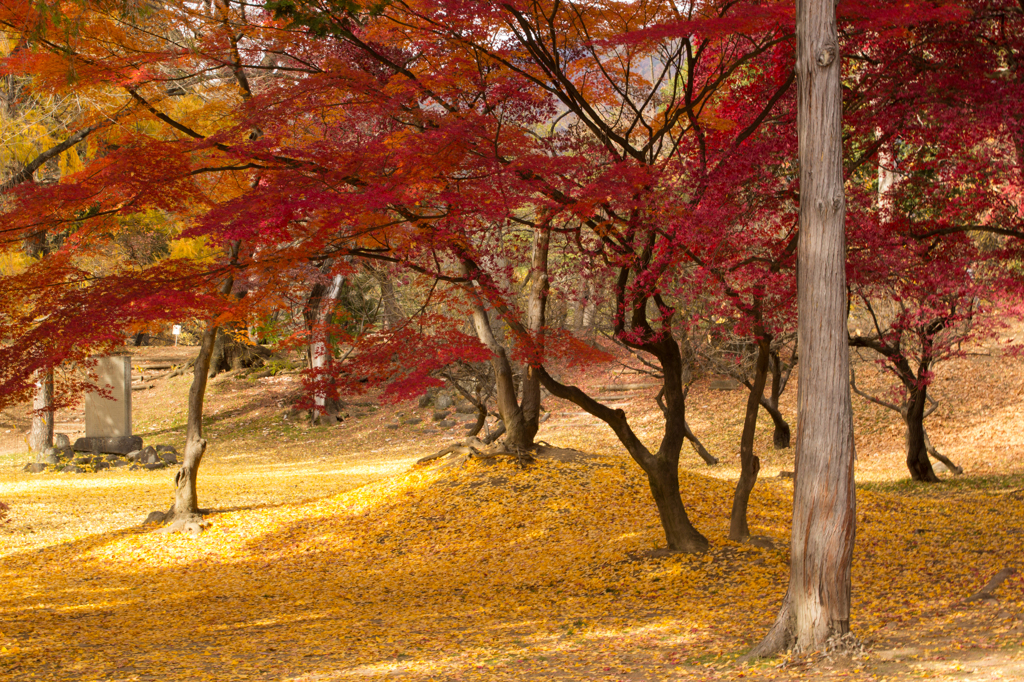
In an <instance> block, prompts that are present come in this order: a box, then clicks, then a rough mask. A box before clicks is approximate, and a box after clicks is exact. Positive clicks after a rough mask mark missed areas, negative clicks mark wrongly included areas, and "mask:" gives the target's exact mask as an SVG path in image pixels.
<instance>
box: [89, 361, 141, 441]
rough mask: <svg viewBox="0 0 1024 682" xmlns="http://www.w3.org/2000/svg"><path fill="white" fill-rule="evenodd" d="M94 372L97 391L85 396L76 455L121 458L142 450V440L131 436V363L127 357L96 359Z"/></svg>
mask: <svg viewBox="0 0 1024 682" xmlns="http://www.w3.org/2000/svg"><path fill="white" fill-rule="evenodd" d="M95 360H96V366H95V367H94V368H93V372H94V373H95V374H96V376H97V386H98V387H105V388H106V389H107V391H109V397H108V396H105V395H103V394H102V393H100V392H99V391H89V392H88V393H86V394H85V438H79V439H78V440H77V441H75V445H74V449H75V450H76V451H78V452H94V453H99V452H106V453H117V454H121V455H125V454H128V453H129V452H132V451H134V450H139V449H141V448H142V438H140V437H139V436H133V435H132V359H131V356H128V355H113V356H109V357H101V358H95Z"/></svg>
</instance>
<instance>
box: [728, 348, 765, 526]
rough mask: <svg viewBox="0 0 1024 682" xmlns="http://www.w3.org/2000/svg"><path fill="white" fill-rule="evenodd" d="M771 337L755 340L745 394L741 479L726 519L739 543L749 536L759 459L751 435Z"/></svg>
mask: <svg viewBox="0 0 1024 682" xmlns="http://www.w3.org/2000/svg"><path fill="white" fill-rule="evenodd" d="M770 343H771V340H770V339H767V338H761V339H759V340H758V343H757V361H756V362H755V364H754V382H753V384H752V385H751V388H750V393H749V394H748V395H747V411H746V416H745V417H744V420H743V435H742V436H741V437H740V479H739V480H738V481H737V482H736V492H735V493H733V497H732V515H731V516H730V518H729V539H730V540H732V541H734V542H740V541H742V540H746V539H747V538H749V537H750V528H749V527H748V526H747V505H748V504H749V502H750V493H751V491H753V489H754V484H755V483H757V474H758V472H759V471H760V470H761V460H760V459H759V458H758V457H757V456H756V455H755V454H754V434H755V432H756V431H757V413H758V408H760V406H761V396H762V395H763V394H764V387H765V384H766V383H768V352H769V349H770Z"/></svg>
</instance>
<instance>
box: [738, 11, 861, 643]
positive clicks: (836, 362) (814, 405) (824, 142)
mask: <svg viewBox="0 0 1024 682" xmlns="http://www.w3.org/2000/svg"><path fill="white" fill-rule="evenodd" d="M796 8H797V10H796V15H797V22H796V25H797V89H798V91H797V112H798V113H797V127H798V139H799V146H800V153H799V157H800V237H799V239H800V242H799V256H798V258H799V260H798V266H797V267H798V270H797V281H798V293H797V298H798V311H799V322H798V332H797V333H798V344H799V347H800V349H801V371H800V386H799V389H798V394H797V434H796V478H795V481H794V490H793V528H792V540H791V545H790V569H789V570H790V573H789V589H788V590H787V592H786V597H785V599H784V600H783V605H782V607H781V609H780V610H779V614H778V617H777V618H776V620H775V624H774V625H773V626H772V629H771V630H770V631H769V633H768V635H767V636H766V637H765V639H764V640H763V641H762V642H761V643H760V644H759V645H758V646H757V647H755V649H754V650H753V651H752V652H751V654H750V656H751V657H756V656H768V655H771V654H774V653H776V652H778V651H780V650H782V649H784V648H786V647H789V646H792V647H793V648H795V649H796V650H798V651H813V650H816V649H820V648H821V647H822V646H823V645H824V644H825V642H826V641H827V640H828V639H829V638H830V637H833V636H836V635H843V634H845V633H847V632H849V629H850V566H851V563H852V559H853V543H854V534H855V524H856V498H855V491H854V485H853V461H854V458H853V456H854V446H853V412H852V406H851V403H850V384H849V382H850V359H849V348H848V345H847V329H846V281H845V280H846V277H845V255H846V243H845V234H844V227H843V226H844V220H845V214H846V202H845V197H844V195H843V168H842V156H843V147H842V90H841V83H840V59H839V43H838V38H837V34H836V14H835V3H834V2H833V0H797V3H796Z"/></svg>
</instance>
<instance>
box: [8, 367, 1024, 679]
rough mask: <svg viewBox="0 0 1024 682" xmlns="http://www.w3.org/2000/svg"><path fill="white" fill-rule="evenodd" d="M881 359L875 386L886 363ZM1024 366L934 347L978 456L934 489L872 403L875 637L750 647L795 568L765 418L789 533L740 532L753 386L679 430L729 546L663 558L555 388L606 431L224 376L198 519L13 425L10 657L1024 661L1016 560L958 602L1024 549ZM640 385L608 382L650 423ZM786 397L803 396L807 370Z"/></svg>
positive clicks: (863, 616) (153, 667) (152, 421)
mask: <svg viewBox="0 0 1024 682" xmlns="http://www.w3.org/2000/svg"><path fill="white" fill-rule="evenodd" d="M868 370H869V368H868V367H865V368H864V378H863V379H862V377H861V373H858V383H859V384H864V385H866V386H871V385H872V383H871V382H872V381H875V382H876V385H878V386H880V385H881V384H878V383H877V382H879V381H880V378H879V377H877V376H875V377H874V378H872V377H871V376H870V372H869V371H868ZM600 381H601V382H604V383H610V384H614V383H615V382H616V381H619V382H623V383H625V382H628V381H632V382H635V381H636V379H635V378H630V377H616V376H615V375H609V376H606V377H604V378H602V379H600ZM1022 381H1024V371H1022V368H1021V367H1020V365H1019V364H1018V362H1017V361H1011V360H1008V359H1004V358H995V359H993V356H992V355H983V354H981V351H979V354H977V355H975V356H972V357H969V358H966V359H963V360H958V361H955V362H951V363H948V364H947V365H946V366H945V367H944V369H943V370H940V373H939V376H938V377H937V380H936V386H937V388H941V389H942V390H943V391H945V401H944V405H943V408H942V409H940V411H939V412H938V413H937V417H938V419H937V420H936V421H934V422H933V424H934V425H933V426H931V428H930V433H931V436H932V440H933V441H934V442H935V444H936V446H938V447H939V448H940V450H942V451H943V452H944V453H945V454H947V455H948V456H950V457H951V458H952V459H953V460H954V461H955V462H957V463H958V464H960V465H961V466H963V467H964V468H965V470H966V472H967V473H966V474H965V475H964V476H962V477H958V478H956V479H952V478H947V480H945V481H944V482H943V483H941V484H939V485H933V486H923V485H919V484H913V483H911V482H909V481H907V480H906V469H905V467H903V465H902V454H901V439H902V430H901V428H899V426H898V424H896V422H895V420H894V419H893V417H895V415H892V414H885V413H884V412H882V411H880V410H876V409H875V408H874V407H873V406H866V405H865V404H863V403H858V404H857V422H858V436H857V437H858V452H859V460H858V480H859V481H860V482H861V483H860V489H859V490H858V530H857V533H858V535H857V548H856V557H855V566H854V585H853V614H852V622H853V628H854V632H855V634H856V635H857V637H858V639H859V645H858V646H857V647H855V648H854V650H852V651H845V652H838V653H835V654H833V655H831V656H824V655H815V656H810V657H803V658H801V657H791V658H782V659H775V660H771V661H765V662H762V663H758V664H755V665H752V666H747V665H741V664H738V663H737V662H736V659H737V658H738V657H739V656H741V655H742V654H743V653H744V652H745V651H747V650H748V649H749V648H750V647H751V646H752V645H753V644H754V643H756V641H757V640H758V639H759V637H760V636H762V635H763V634H764V633H765V632H766V631H767V628H768V627H769V625H770V624H771V621H772V619H773V618H774V615H775V612H776V609H777V607H778V604H779V602H780V600H781V598H782V595H783V592H784V591H785V586H786V579H787V561H788V524H789V505H790V498H791V494H792V486H791V483H790V481H789V480H788V479H785V478H779V477H778V473H779V472H780V471H783V470H787V469H788V470H791V469H792V452H791V451H773V450H771V449H770V438H771V429H770V422H769V421H768V420H764V421H762V422H761V424H760V429H759V437H758V454H759V455H761V456H762V457H763V460H764V467H763V469H762V477H761V480H760V481H759V482H758V484H757V487H756V488H755V492H754V495H753V498H752V500H751V507H750V521H751V528H752V530H753V532H754V533H756V534H758V535H761V536H765V537H767V538H769V539H771V540H772V542H773V543H774V547H772V548H767V549H765V548H757V547H751V546H745V545H737V544H734V543H730V542H729V541H728V540H727V539H726V534H727V531H728V513H729V508H730V505H731V498H732V486H733V484H734V481H735V477H736V475H737V472H738V469H737V462H736V459H735V456H734V455H735V451H736V450H737V448H738V440H739V424H740V422H741V420H742V414H741V409H742V404H743V401H744V399H745V396H744V395H743V393H742V392H740V391H710V390H708V388H707V386H705V385H701V386H698V387H696V388H695V389H694V391H693V393H691V398H690V404H691V414H692V415H693V421H692V426H693V427H694V429H695V430H696V431H697V432H698V434H699V435H701V437H702V438H703V439H704V440H705V443H706V444H707V445H708V447H709V449H710V450H711V451H712V452H713V453H714V454H716V455H717V456H719V457H722V458H723V464H722V465H720V466H718V467H714V468H708V467H705V466H704V465H703V464H702V463H701V462H700V460H699V459H697V458H696V456H695V455H692V453H689V452H687V453H684V458H685V459H686V462H685V465H684V467H683V471H682V472H681V479H682V485H683V490H684V493H683V494H684V501H685V502H686V504H687V508H688V511H689V512H690V515H691V518H692V520H693V521H694V523H695V524H696V525H697V527H698V528H699V529H700V530H701V531H702V532H704V533H705V534H706V535H707V536H708V537H709V539H710V540H711V543H712V546H713V550H712V551H711V552H709V553H708V554H706V555H703V556H681V555H674V556H661V557H657V558H654V557H651V556H650V555H649V554H648V552H649V550H652V549H656V548H658V547H659V546H661V545H662V544H663V536H662V533H661V529H660V525H659V523H658V519H657V515H656V512H655V509H654V505H653V503H652V502H651V499H650V494H649V492H648V491H647V488H646V481H645V480H644V478H643V476H642V473H641V472H640V471H639V469H637V468H636V467H635V466H634V465H633V464H632V463H631V462H630V461H629V460H628V459H627V458H626V456H625V455H624V453H623V452H622V451H621V448H619V447H618V446H616V444H615V442H614V440H613V438H612V437H611V436H610V434H609V433H607V428H606V427H603V428H602V427H601V425H600V424H597V423H595V422H593V421H591V420H589V419H588V418H586V417H585V416H582V415H579V414H578V413H577V411H576V410H575V409H574V408H572V407H571V406H566V405H565V404H558V403H555V402H554V401H553V400H551V399H550V398H549V399H548V401H546V402H548V403H549V404H547V405H546V407H548V408H549V409H550V410H551V414H552V416H551V417H550V418H549V419H548V420H547V421H546V422H545V424H544V426H543V428H542V431H541V434H540V438H542V439H544V440H546V441H549V442H551V443H553V444H555V445H559V446H562V447H572V448H576V449H578V450H580V451H584V452H585V453H586V455H589V456H586V455H581V456H580V457H579V458H577V459H576V460H575V461H569V462H556V461H550V460H541V461H539V462H538V463H537V464H535V465H533V466H530V467H527V468H525V469H524V468H520V467H518V466H517V465H515V464H514V463H512V462H503V461H499V462H497V463H487V462H484V461H479V460H470V461H469V462H467V463H466V464H464V465H461V466H457V467H448V468H444V467H428V468H415V467H412V462H413V461H414V460H415V458H416V457H419V456H422V455H424V454H429V453H430V452H433V451H435V450H437V449H438V448H440V447H441V446H443V445H446V444H448V443H450V442H451V441H452V440H454V439H455V438H457V437H458V435H459V430H458V429H459V428H461V427H456V428H455V429H448V430H445V429H441V428H438V427H437V426H436V425H434V424H432V423H431V422H430V419H429V416H427V414H422V415H421V414H420V413H421V412H424V410H420V409H418V408H417V407H416V405H415V403H412V404H403V405H398V406H387V405H384V406H380V405H377V404H375V403H374V401H372V400H368V401H366V402H365V404H362V405H356V406H353V407H352V408H351V409H350V418H349V419H348V420H347V421H346V422H345V423H344V424H342V425H340V426H336V427H330V428H327V427H310V426H309V425H308V424H306V423H305V422H302V421H301V420H297V419H296V418H295V416H294V415H290V414H289V413H288V412H287V405H288V401H289V400H290V399H291V397H292V396H293V395H294V392H295V390H296V386H295V377H294V375H292V374H289V373H288V372H282V373H280V374H278V375H276V376H269V377H262V378H254V377H252V376H248V377H246V376H242V375H228V376H224V377H219V378H218V379H216V380H215V381H214V382H213V383H212V385H211V389H210V397H209V399H208V401H207V406H208V413H209V414H210V415H211V420H210V423H209V426H208V429H207V436H208V437H209V438H210V439H211V441H212V444H211V448H210V450H209V453H208V455H207V458H206V459H205V460H204V462H203V468H202V470H201V472H200V502H201V504H203V505H204V506H206V507H209V508H210V509H211V512H212V513H211V514H210V515H209V517H208V518H209V519H210V520H211V522H212V525H211V527H210V528H209V530H208V531H207V532H205V533H203V534H202V535H200V536H199V537H197V538H193V537H191V536H188V535H173V536H168V535H162V534H156V533H153V532H152V529H150V528H146V527H144V526H142V525H141V521H142V519H144V518H145V516H146V514H147V513H148V512H150V511H153V510H155V509H166V507H167V506H168V504H169V502H170V495H171V486H170V483H171V478H172V476H173V471H171V470H165V471H154V472H150V471H134V472H128V471H126V470H119V471H103V472H98V473H90V474H78V475H74V474H55V473H46V474H37V475H32V474H27V473H23V472H21V471H20V468H21V466H23V464H24V462H25V461H27V459H26V455H25V454H24V453H23V452H21V451H19V450H18V448H17V443H16V442H15V443H14V445H10V446H9V447H8V452H7V453H6V454H0V500H2V501H4V502H6V503H8V504H9V505H10V507H11V517H12V518H11V521H10V522H9V523H7V524H5V525H4V526H0V585H2V586H3V588H2V589H0V679H3V680H31V679H38V680H126V681H127V680H160V681H165V680H203V679H211V680H267V681H270V680H274V681H278V680H280V681H285V680H289V681H296V682H297V681H299V680H377V679H381V680H416V681H420V680H506V679H507V680H636V681H639V680H672V679H687V680H701V679H706V680H719V679H723V680H725V679H755V680H767V679H812V680H817V679H851V680H880V679H892V680H896V679H900V680H911V679H921V678H931V679H950V680H953V679H983V680H997V679H1007V680H1013V679H1024V620H1022V619H1024V576H1022V574H1021V573H1017V574H1015V575H1013V576H1011V577H1010V578H1009V579H1008V580H1007V581H1006V582H1004V583H1003V584H1002V585H1001V586H1000V587H999V588H998V589H997V590H996V591H995V593H994V596H995V599H990V600H977V601H969V600H968V597H970V596H971V595H972V594H974V593H975V592H976V591H977V590H979V589H980V588H981V587H982V586H983V585H984V584H985V583H986V582H987V581H988V580H989V578H991V577H992V576H993V575H994V574H995V573H997V572H998V571H999V570H1001V569H1002V568H1004V567H1007V566H1016V567H1018V568H1020V569H1024V561H1022V559H1024V466H1022V464H1021V461H1020V455H1021V450H1022V448H1021V444H1020V442H1019V439H1020V438H1021V435H1020V429H1019V428H1018V427H1019V424H1020V414H1019V410H1020V390H1019V389H1020V387H1021V385H1022ZM985 382H989V383H987V384H986V383H985ZM187 387H188V378H187V377H177V378H167V379H163V380H160V381H156V382H154V384H153V388H152V389H146V390H142V391H139V392H138V393H137V394H136V397H135V410H136V412H135V414H136V431H137V432H141V433H142V435H143V437H144V438H145V440H146V442H147V443H154V444H155V443H160V442H166V443H168V444H173V445H176V446H178V447H179V448H180V446H181V445H182V444H183V443H182V440H183V430H182V427H183V423H184V393H185V392H187ZM598 390H599V389H598ZM608 390H609V391H610V390H611V389H608ZM648 392H649V393H651V395H647V393H645V392H644V390H643V389H637V390H636V391H635V395H633V396H632V397H627V398H622V397H621V391H620V392H618V393H617V394H616V395H619V396H620V397H619V398H617V399H618V400H625V401H626V403H627V405H628V407H626V408H624V409H627V412H628V413H630V414H636V415H637V423H638V425H639V430H640V432H641V433H642V434H644V435H645V436H646V437H647V438H648V440H653V437H654V434H655V433H656V426H657V421H656V416H657V415H656V409H657V408H656V407H654V406H653V402H652V401H651V397H652V396H653V391H648ZM788 399H789V400H790V401H791V402H789V403H788V404H784V406H783V407H784V409H788V412H787V414H789V415H792V411H793V407H792V400H793V399H795V386H794V387H792V388H790V390H789V393H788ZM645 406H647V407H645ZM652 408H653V409H652ZM426 412H429V410H427V411H426ZM417 416H419V417H421V418H423V421H422V422H420V423H417V424H408V423H406V422H408V421H412V420H411V419H410V417H412V418H414V419H415V418H417ZM4 419H6V421H3V422H0V431H5V430H6V431H7V434H8V436H9V439H10V434H14V435H19V434H20V433H21V431H20V429H22V428H23V424H22V423H21V422H18V421H17V419H18V417H17V415H15V414H13V413H12V414H5V415H4ZM61 419H64V420H66V422H67V423H68V424H72V422H73V419H74V415H73V414H66V415H58V421H59V422H60V420H61ZM414 419H413V420H414ZM396 424H398V425H401V426H400V427H398V428H395V425H396ZM389 427H392V428H389ZM60 430H61V429H60V428H58V431H60ZM0 445H2V444H0ZM943 476H944V477H947V476H948V474H944V475H943Z"/></svg>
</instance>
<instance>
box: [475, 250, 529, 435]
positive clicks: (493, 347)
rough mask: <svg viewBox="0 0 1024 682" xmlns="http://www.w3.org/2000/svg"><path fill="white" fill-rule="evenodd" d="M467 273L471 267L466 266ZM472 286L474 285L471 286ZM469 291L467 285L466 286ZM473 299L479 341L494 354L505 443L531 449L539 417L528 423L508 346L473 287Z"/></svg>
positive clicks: (495, 386)
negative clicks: (519, 396)
mask: <svg viewBox="0 0 1024 682" xmlns="http://www.w3.org/2000/svg"><path fill="white" fill-rule="evenodd" d="M467 273H468V269H467ZM470 286H471V285H470ZM467 290H468V287H467ZM470 294H471V296H473V297H474V298H475V300H474V301H473V306H472V309H473V313H472V315H473V318H472V319H473V326H474V328H475V329H476V333H477V337H478V338H479V339H480V342H481V343H483V344H484V346H486V347H487V348H488V350H490V351H491V353H493V355H492V356H491V366H492V367H493V368H494V388H495V394H496V401H497V403H498V415H499V416H500V417H501V421H502V425H503V426H504V427H505V443H506V444H507V446H508V447H509V448H510V449H519V450H528V449H530V448H532V447H533V437H534V436H535V435H537V427H538V425H537V417H536V415H535V416H534V418H533V420H532V422H533V423H532V424H531V423H529V422H528V421H527V420H526V418H525V415H524V414H523V409H522V407H521V406H520V404H519V400H518V399H517V397H516V384H515V374H514V373H513V371H512V363H510V362H509V359H508V354H507V353H506V352H505V348H504V347H503V346H502V345H501V344H500V343H498V340H497V339H496V338H495V337H494V333H493V332H492V331H491V320H490V317H489V316H488V314H487V311H486V310H485V309H484V306H483V303H482V302H481V301H480V300H479V298H476V297H475V294H474V293H473V292H472V291H471V290H470Z"/></svg>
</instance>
